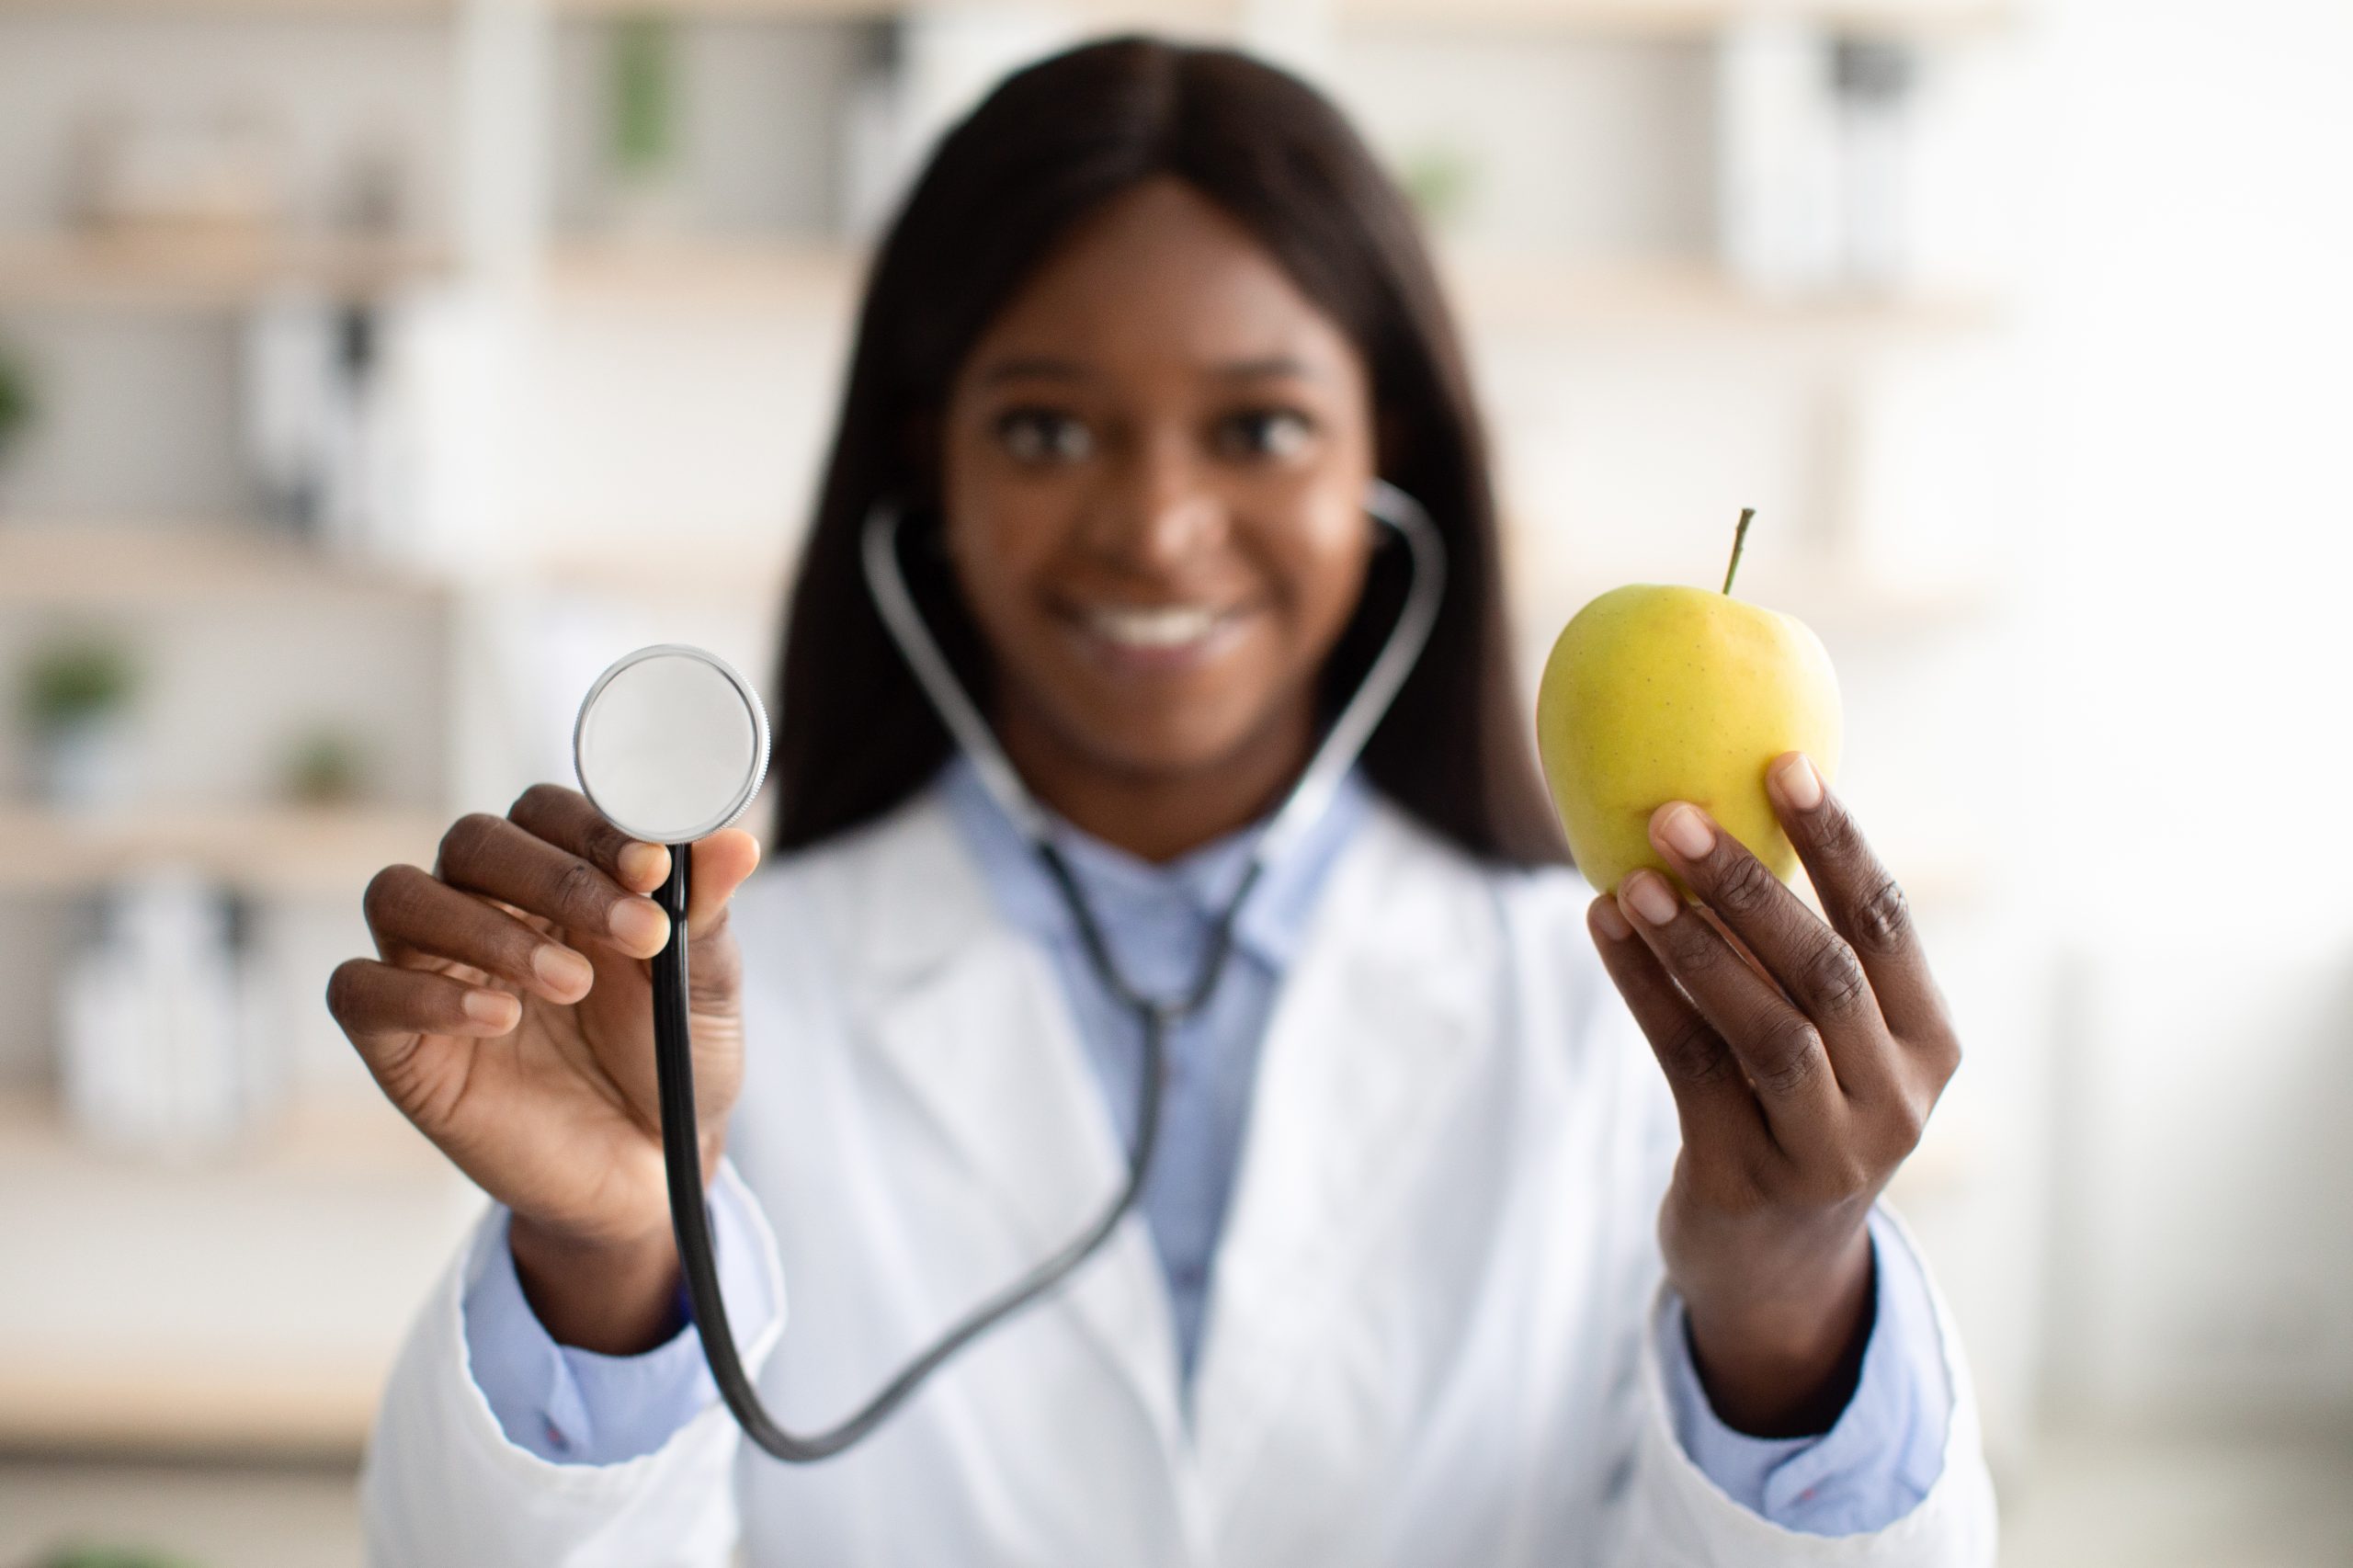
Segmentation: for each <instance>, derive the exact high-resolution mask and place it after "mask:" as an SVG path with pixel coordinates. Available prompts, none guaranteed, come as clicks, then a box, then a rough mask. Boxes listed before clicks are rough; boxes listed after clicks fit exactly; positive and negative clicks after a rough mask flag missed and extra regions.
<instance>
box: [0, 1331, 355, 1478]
mask: <svg viewBox="0 0 2353 1568" xmlns="http://www.w3.org/2000/svg"><path fill="white" fill-rule="evenodd" d="M391 1370H392V1358H391V1357H390V1356H389V1355H386V1356H381V1357H367V1358H355V1359H351V1360H345V1359H341V1358H334V1359H317V1360H311V1359H300V1360H289V1358H286V1357H284V1356H279V1355H272V1356H267V1357H262V1356H255V1357H251V1358H246V1359H245V1360H244V1362H243V1363H240V1362H239V1361H236V1360H232V1359H229V1358H224V1357H222V1355H221V1354H220V1353H219V1352H217V1351H211V1350H207V1351H206V1352H205V1353H204V1354H203V1356H202V1357H201V1358H197V1357H194V1356H188V1355H176V1354H158V1353H155V1352H153V1351H143V1352H142V1350H140V1349H139V1348H137V1347H125V1348H124V1349H122V1350H119V1351H115V1350H109V1351H108V1352H107V1353H106V1354H105V1355H103V1356H100V1355H94V1354H90V1353H88V1352H84V1353H82V1354H80V1355H78V1356H77V1355H74V1354H72V1353H64V1354H61V1353H59V1352H57V1351H56V1350H54V1349H50V1348H46V1347H45V1348H44V1349H43V1350H42V1353H41V1354H40V1356H39V1357H38V1358H32V1357H28V1356H25V1355H23V1354H21V1353H20V1352H19V1353H12V1354H10V1355H9V1356H7V1357H6V1358H0V1447H7V1448H13V1449H37V1450H41V1451H54V1450H59V1449H72V1450H75V1451H80V1452H120V1453H154V1452H175V1453H185V1452H195V1453H203V1454H208V1455H212V1454H218V1455H224V1456H225V1455H249V1456H252V1457H255V1458H263V1457H267V1458H273V1459H276V1458H294V1457H304V1456H316V1457H320V1458H328V1457H335V1458H344V1457H347V1456H350V1455H354V1454H357V1453H358V1452H359V1450H360V1449H362V1448H363V1447H364V1446H365V1445H366V1443H367V1440H368V1429H369V1425H370V1424H371V1423H372V1422H373V1421H374V1419H375V1412H376V1402H377V1401H378V1399H379V1398H381V1396H382V1393H383V1389H384V1379H385V1377H386V1376H387V1375H388V1374H389V1373H390V1372H391Z"/></svg>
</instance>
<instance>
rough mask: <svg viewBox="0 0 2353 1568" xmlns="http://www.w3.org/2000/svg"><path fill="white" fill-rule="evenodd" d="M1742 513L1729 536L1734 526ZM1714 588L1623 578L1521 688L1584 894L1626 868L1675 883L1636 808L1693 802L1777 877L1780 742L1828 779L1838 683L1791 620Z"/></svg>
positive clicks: (1782, 840) (1781, 856) (1609, 886)
mask: <svg viewBox="0 0 2353 1568" xmlns="http://www.w3.org/2000/svg"><path fill="white" fill-rule="evenodd" d="M1747 524H1748V514H1746V513H1744V514H1743V515H1742V517H1741V533H1740V535H1739V536H1736V539H1735V543H1734V547H1733V567H1734V569H1735V570H1736V569H1737V567H1738V564H1739V560H1740V552H1739V542H1738V540H1739V538H1742V537H1745V534H1746V531H1747ZM1731 585H1732V573H1731V572H1727V573H1726V574H1725V575H1724V589H1723V590H1722V592H1711V591H1710V590H1708V589H1706V588H1692V587H1683V586H1678V585H1670V584H1659V583H1630V584H1628V585H1625V586H1623V587H1618V588H1612V589H1610V590H1609V591H1608V593H1605V594H1603V595H1601V596H1600V597H1597V598H1596V599H1594V600H1593V601H1592V602H1591V603H1590V604H1588V605H1586V607H1585V608H1583V609H1581V610H1579V611H1577V613H1576V615H1575V616H1574V618H1572V619H1571V620H1570V621H1569V623H1568V625H1567V626H1565V627H1563V629H1562V631H1561V635H1560V639H1559V641H1557V642H1554V643H1553V644H1552V656H1551V657H1550V658H1549V659H1547V660H1546V661H1545V664H1544V678H1543V681H1542V684H1541V685H1540V687H1538V689H1537V696H1536V744H1537V751H1538V754H1539V755H1540V756H1541V757H1542V759H1543V765H1544V779H1545V782H1546V784H1548V785H1549V786H1550V787H1551V789H1552V800H1553V803H1554V804H1555V805H1557V806H1558V807H1559V808H1560V812H1561V825H1562V827H1563V829H1565V830H1566V831H1567V834H1568V839H1569V852H1570V854H1571V855H1572V856H1574V858H1575V860H1576V863H1577V865H1578V867H1579V868H1580V869H1583V871H1584V872H1585V875H1586V881H1589V882H1591V883H1592V884H1593V886H1594V889H1595V891H1597V892H1605V893H1608V892H1616V891H1617V887H1618V882H1619V880H1620V878H1622V877H1624V876H1625V874H1626V873H1627V872H1629V871H1631V870H1632V869H1634V868H1636V867H1637V866H1650V867H1654V868H1655V869H1658V870H1660V871H1662V872H1665V874H1666V876H1667V880H1668V881H1670V882H1672V883H1674V884H1675V886H1676V888H1677V891H1678V892H1682V893H1683V894H1684V896H1685V897H1686V898H1687V899H1688V898H1689V897H1691V896H1692V895H1691V892H1690V890H1689V889H1688V888H1686V887H1684V886H1683V884H1682V881H1681V879H1679V878H1677V876H1676V875H1675V873H1674V871H1673V870H1672V869H1670V868H1669V867H1668V865H1667V863H1666V861H1665V859H1664V858H1661V857H1660V855H1659V853H1658V851H1656V850H1655V849H1654V848H1652V847H1651V842H1650V831H1649V830H1650V818H1651V813H1652V812H1654V811H1656V810H1657V809H1658V808H1659V807H1660V806H1661V805H1663V804H1665V802H1666V801H1691V802H1693V803H1694V804H1696V805H1699V806H1700V807H1702V808H1704V809H1705V810H1706V811H1707V812H1708V813H1709V815H1711V816H1712V817H1713V818H1714V819H1715V820H1716V821H1717V822H1718V823H1719V824H1722V827H1723V828H1724V830H1725V831H1727V832H1729V833H1730V834H1731V835H1733V837H1735V838H1737V839H1739V840H1740V842H1741V843H1743V844H1745V845H1746V846H1748V849H1749V851H1750V853H1752V854H1754V855H1755V856H1756V858H1758V859H1759V860H1761V861H1763V862H1764V863H1765V864H1766V865H1767V866H1768V867H1770V868H1771V869H1772V871H1773V874H1774V875H1776V876H1778V877H1779V878H1781V879H1782V880H1783V881H1788V880H1789V878H1790V875H1791V874H1792V873H1793V872H1795V871H1796V870H1797V869H1798V858H1797V851H1796V850H1795V849H1794V848H1792V847H1791V846H1790V841H1789V837H1788V835H1785V834H1784V833H1783V832H1782V831H1781V825H1780V819H1779V817H1777V816H1776V815H1775V814H1774V812H1773V804H1772V801H1771V800H1770V799H1769V798H1768V796H1767V795H1766V793H1765V770H1766V767H1767V766H1768V764H1770V763H1771V761H1772V760H1773V758H1775V757H1777V756H1780V755H1781V754H1782V753H1783V752H1786V751H1802V752H1804V753H1805V754H1806V755H1807V756H1809V757H1811V758H1813V763H1814V766H1815V767H1817V768H1819V769H1820V770H1821V772H1822V776H1823V778H1824V779H1825V780H1829V779H1834V778H1836V772H1837V767H1838V748H1839V739H1840V720H1839V707H1838V677H1837V675H1836V672H1834V671H1833V670H1832V669H1831V667H1830V655H1829V653H1828V652H1827V651H1826V650H1824V647H1823V645H1822V639H1820V638H1819V637H1816V636H1815V635H1814V634H1813V630H1812V629H1811V628H1809V627H1808V626H1807V625H1806V624H1805V623H1804V622H1803V621H1802V620H1799V619H1797V618H1795V617H1794V616H1789V615H1783V614H1781V613H1779V611H1776V610H1769V609H1766V608H1763V607H1761V606H1758V605H1753V604H1747V603H1745V602H1743V601H1742V600H1739V599H1736V598H1733V597H1732V594H1731Z"/></svg>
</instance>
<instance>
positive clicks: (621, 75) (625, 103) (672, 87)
mask: <svg viewBox="0 0 2353 1568" xmlns="http://www.w3.org/2000/svg"><path fill="white" fill-rule="evenodd" d="M609 70H610V74H609V76H608V79H607V87H608V98H607V104H606V108H607V114H608V119H607V121H606V127H605V150H606V155H607V158H608V169H609V172H610V176H611V180H612V188H611V192H610V199H611V202H612V209H611V212H612V221H613V223H614V226H615V227H616V228H617V229H618V230H619V231H620V232H621V233H624V234H629V235H632V236H635V237H639V238H653V237H658V236H661V235H664V234H667V233H675V232H676V230H677V229H679V228H680V227H681V226H682V222H683V218H684V212H685V205H686V196H685V190H684V188H683V185H682V181H681V175H682V172H683V165H682V164H681V161H680V157H679V153H680V146H679V135H678V127H679V119H680V91H679V77H680V72H679V62H678V33H677V24H676V22H675V21H674V20H673V19H672V18H670V17H665V16H660V15H655V14H650V13H649V14H642V15H633V16H624V17H620V18H619V19H618V20H616V21H615V22H614V23H613V28H612V56H611V64H610V67H609Z"/></svg>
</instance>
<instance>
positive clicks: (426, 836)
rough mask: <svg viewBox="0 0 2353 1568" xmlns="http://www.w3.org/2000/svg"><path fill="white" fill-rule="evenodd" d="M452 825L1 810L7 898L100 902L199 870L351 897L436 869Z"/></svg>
mask: <svg viewBox="0 0 2353 1568" xmlns="http://www.w3.org/2000/svg"><path fill="white" fill-rule="evenodd" d="M448 830H449V821H448V819H446V818H445V817H444V816H443V815H441V814H439V813H437V812H426V811H421V810H415V809H402V808H392V807H315V808H305V807H300V806H254V807H244V808H235V807H222V808H217V809H210V810H206V809H191V808H186V807H177V808H173V807H163V808H156V809H152V810H150V809H144V808H126V809H124V810H122V811H119V812H108V813H104V814H99V813H95V812H94V813H91V814H89V815H86V816H85V815H77V814H74V813H71V812H56V811H51V810H49V809H46V808H43V807H40V806H34V805H25V804H21V803H14V802H11V803H6V804H0V896H6V895H17V896H23V895H27V894H40V893H81V892H97V891H99V890H100V889H102V888H104V887H105V886H106V885H107V884H108V882H109V881H112V880H114V879H115V878H118V877H119V876H120V875H122V874H123V873H125V872H129V871H134V870H138V869H142V868H145V867H150V866H155V865H161V864H172V865H186V866H193V867H195V868H196V869H199V870H200V871H203V872H205V873H207V874H209V875H210V876H213V877H216V878H218V879H220V880H221V881H222V882H224V883H227V884H228V885H230V886H232V887H235V888H239V889H242V890H244V891H247V892H263V893H278V894H312V895H320V896H324V895H327V894H345V895H347V896H348V897H350V898H351V899H352V900H353V901H354V902H355V903H356V902H357V901H358V897H359V895H360V892H362V890H364V889H365V888H366V887H367V885H368V879H369V877H371V876H373V875H375V874H376V872H377V871H378V870H380V869H382V868H384V867H386V866H389V865H393V864H396V863H400V862H407V863H409V864H413V865H418V866H430V865H432V864H433V859H434V856H435V854H436V852H437V846H438V845H439V843H440V840H441V835H442V834H443V833H445V832H447V831H448Z"/></svg>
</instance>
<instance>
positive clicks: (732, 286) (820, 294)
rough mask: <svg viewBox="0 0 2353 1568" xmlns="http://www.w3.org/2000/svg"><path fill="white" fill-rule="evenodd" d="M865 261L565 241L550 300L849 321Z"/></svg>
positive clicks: (551, 259)
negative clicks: (789, 314) (791, 314)
mask: <svg viewBox="0 0 2353 1568" xmlns="http://www.w3.org/2000/svg"><path fill="white" fill-rule="evenodd" d="M865 267H866V256H865V255H864V254H863V253H862V252H859V251H856V250H853V249H851V248H849V247H847V246H845V245H838V244H826V243H824V242H823V241H818V240H790V239H768V238H751V237H745V238H706V237H694V236H681V237H679V238H676V239H668V238H665V239H603V238H596V237H571V238H560V239H557V240H555V241H554V242H552V243H551V244H550V245H549V246H548V250H547V256H546V266H545V268H544V279H545V283H546V287H547V292H548V295H549V298H550V299H551V300H552V301H555V302H557V303H560V304H564V305H590V306H608V305H610V306H622V307H628V306H632V305H636V306H649V305H650V306H658V307H662V308H671V307H678V306H685V307H689V308H696V309H704V308H709V309H720V310H744V309H749V310H765V311H775V310H784V311H792V312H807V313H811V314H824V315H831V316H835V317H838V318H841V319H845V320H846V319H847V317H848V315H849V313H850V312H851V311H852V310H853V309H854V308H855V307H856V305H857V301H858V288H859V286H860V285H861V284H862V282H863V281H864V278H865Z"/></svg>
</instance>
